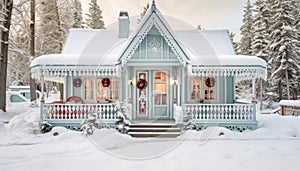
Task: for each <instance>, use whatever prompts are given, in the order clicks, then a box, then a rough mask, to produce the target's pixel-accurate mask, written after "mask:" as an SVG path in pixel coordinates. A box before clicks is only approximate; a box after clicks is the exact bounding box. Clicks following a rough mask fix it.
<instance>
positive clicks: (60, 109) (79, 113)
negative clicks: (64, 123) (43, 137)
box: [43, 104, 117, 120]
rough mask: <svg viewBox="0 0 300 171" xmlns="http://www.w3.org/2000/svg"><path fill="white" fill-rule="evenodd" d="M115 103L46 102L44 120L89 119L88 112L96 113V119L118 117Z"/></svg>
mask: <svg viewBox="0 0 300 171" xmlns="http://www.w3.org/2000/svg"><path fill="white" fill-rule="evenodd" d="M114 110H115V109H114V106H113V104H44V106H43V113H44V120H48V119H79V120H81V119H87V118H88V113H90V112H93V113H96V119H117V116H116V114H115V111H114Z"/></svg>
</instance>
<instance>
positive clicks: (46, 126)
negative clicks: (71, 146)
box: [40, 121, 53, 134]
mask: <svg viewBox="0 0 300 171" xmlns="http://www.w3.org/2000/svg"><path fill="white" fill-rule="evenodd" d="M52 128H53V126H52V125H51V124H49V123H48V122H46V121H44V122H42V123H41V124H40V129H41V133H43V134H44V133H47V132H50V131H51V130H52Z"/></svg>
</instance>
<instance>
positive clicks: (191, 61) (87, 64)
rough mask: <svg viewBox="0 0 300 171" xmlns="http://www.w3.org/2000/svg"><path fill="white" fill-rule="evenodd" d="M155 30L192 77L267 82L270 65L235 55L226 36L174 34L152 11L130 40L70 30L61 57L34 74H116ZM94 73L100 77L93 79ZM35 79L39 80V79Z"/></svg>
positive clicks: (47, 59)
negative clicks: (145, 38) (239, 78)
mask: <svg viewBox="0 0 300 171" xmlns="http://www.w3.org/2000/svg"><path fill="white" fill-rule="evenodd" d="M153 25H155V26H156V27H157V28H158V30H159V31H160V33H161V34H162V36H163V37H164V38H165V39H166V41H167V42H168V44H169V45H170V47H171V48H172V50H173V51H174V53H175V55H176V56H177V57H178V60H179V61H180V62H181V64H182V65H183V66H185V65H186V64H188V67H189V69H190V72H191V75H192V76H223V75H232V76H236V77H242V78H246V79H249V78H253V77H255V78H257V77H259V78H264V79H265V78H266V75H267V74H266V62H265V61H263V60H262V59H259V58H257V57H251V56H241V55H235V52H234V49H233V45H232V42H231V39H230V36H229V32H228V31H227V30H175V31H174V30H172V29H171V28H170V26H169V25H168V23H167V21H166V20H165V19H164V17H163V16H162V14H161V13H160V11H159V10H158V9H156V8H151V9H150V10H149V11H148V13H146V15H145V17H144V18H143V20H142V21H141V23H140V25H139V27H138V28H137V29H136V30H135V31H133V33H132V34H131V35H130V36H129V38H119V36H118V32H117V31H113V30H106V29H105V30H103V29H70V32H69V34H68V37H67V39H66V41H65V44H64V47H63V50H62V53H61V54H52V55H44V56H40V57H38V58H36V59H34V60H33V61H32V63H31V65H30V67H31V68H32V72H33V73H38V74H41V73H48V72H49V73H51V74H52V76H65V75H66V74H80V73H82V72H84V73H85V74H97V75H103V74H104V75H107V74H108V75H109V74H113V75H114V74H116V73H117V71H118V69H119V68H118V67H119V66H121V65H120V64H122V65H124V64H125V63H126V61H127V60H128V59H129V58H130V57H131V56H132V54H133V53H134V51H135V48H137V47H138V45H139V43H141V40H142V39H143V36H145V35H146V34H147V33H148V31H149V29H150V28H151V27H152V26H153ZM94 72H95V73H94ZM38 74H36V75H38Z"/></svg>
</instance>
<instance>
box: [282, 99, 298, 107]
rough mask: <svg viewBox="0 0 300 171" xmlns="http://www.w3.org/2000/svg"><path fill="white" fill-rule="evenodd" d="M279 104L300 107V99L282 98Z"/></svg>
mask: <svg viewBox="0 0 300 171" xmlns="http://www.w3.org/2000/svg"><path fill="white" fill-rule="evenodd" d="M279 105H280V106H297V107H300V100H280V102H279Z"/></svg>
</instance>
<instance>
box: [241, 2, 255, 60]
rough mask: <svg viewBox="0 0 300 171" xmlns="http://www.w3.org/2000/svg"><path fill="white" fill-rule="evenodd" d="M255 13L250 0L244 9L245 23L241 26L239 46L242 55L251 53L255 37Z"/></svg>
mask: <svg viewBox="0 0 300 171" xmlns="http://www.w3.org/2000/svg"><path fill="white" fill-rule="evenodd" d="M252 31H253V15H252V5H251V3H250V0H248V1H247V4H246V6H245V9H244V15H243V25H242V27H241V37H242V38H241V41H240V44H239V48H238V53H239V54H242V55H251V41H252V39H253V33H252Z"/></svg>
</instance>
